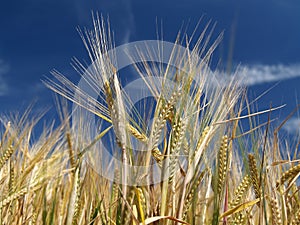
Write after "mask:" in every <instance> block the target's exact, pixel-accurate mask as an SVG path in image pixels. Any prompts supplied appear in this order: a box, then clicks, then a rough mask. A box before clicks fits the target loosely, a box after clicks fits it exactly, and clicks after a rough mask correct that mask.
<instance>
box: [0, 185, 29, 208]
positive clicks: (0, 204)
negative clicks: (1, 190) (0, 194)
mask: <svg viewBox="0 0 300 225" xmlns="http://www.w3.org/2000/svg"><path fill="white" fill-rule="evenodd" d="M27 193H28V188H27V187H26V188H22V189H21V190H20V191H18V192H15V193H13V194H12V195H9V196H8V197H7V198H5V199H3V200H2V201H1V202H0V211H1V210H2V209H3V207H5V206H6V205H7V204H9V203H10V202H12V201H14V200H16V199H18V198H20V197H22V196H24V195H26V194H27Z"/></svg>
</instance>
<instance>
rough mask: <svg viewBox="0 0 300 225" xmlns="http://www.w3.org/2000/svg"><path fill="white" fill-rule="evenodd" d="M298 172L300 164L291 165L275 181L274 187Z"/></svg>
mask: <svg viewBox="0 0 300 225" xmlns="http://www.w3.org/2000/svg"><path fill="white" fill-rule="evenodd" d="M299 172H300V164H298V165H297V166H293V167H292V168H290V169H289V170H287V171H286V172H284V173H283V174H282V176H281V178H280V179H279V180H278V181H277V182H276V187H278V186H279V185H280V184H283V183H284V182H285V181H287V180H289V179H292V178H293V177H295V176H296V175H297V174H298V173H299Z"/></svg>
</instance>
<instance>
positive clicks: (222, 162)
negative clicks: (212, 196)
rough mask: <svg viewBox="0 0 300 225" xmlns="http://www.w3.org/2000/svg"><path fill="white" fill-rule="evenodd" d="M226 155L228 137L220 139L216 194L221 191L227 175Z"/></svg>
mask: <svg viewBox="0 0 300 225" xmlns="http://www.w3.org/2000/svg"><path fill="white" fill-rule="evenodd" d="M227 154H228V137H227V135H224V136H223V137H222V141H221V146H220V149H219V155H218V193H219V194H220V193H221V192H222V190H223V186H224V182H225V178H226V174H227V161H228V159H227Z"/></svg>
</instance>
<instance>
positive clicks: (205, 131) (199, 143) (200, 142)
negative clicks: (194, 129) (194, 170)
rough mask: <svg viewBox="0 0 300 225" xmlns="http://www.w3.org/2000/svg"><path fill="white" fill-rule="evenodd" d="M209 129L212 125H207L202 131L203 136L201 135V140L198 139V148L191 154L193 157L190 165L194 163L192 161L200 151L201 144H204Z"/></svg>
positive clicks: (190, 159)
mask: <svg viewBox="0 0 300 225" xmlns="http://www.w3.org/2000/svg"><path fill="white" fill-rule="evenodd" d="M209 129H210V127H209V126H207V127H205V128H204V130H203V131H202V133H201V136H200V138H199V140H198V142H197V145H196V149H195V151H194V153H193V154H192V155H191V157H190V158H189V165H190V164H191V163H192V161H193V160H194V158H195V156H196V154H197V152H198V151H199V149H200V146H201V144H202V142H203V140H204V138H205V137H206V135H207V133H208V131H209Z"/></svg>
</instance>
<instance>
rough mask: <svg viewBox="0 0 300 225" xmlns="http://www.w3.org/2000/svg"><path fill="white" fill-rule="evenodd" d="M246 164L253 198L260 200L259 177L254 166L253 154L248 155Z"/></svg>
mask: <svg viewBox="0 0 300 225" xmlns="http://www.w3.org/2000/svg"><path fill="white" fill-rule="evenodd" d="M248 163H249V169H250V178H251V182H252V186H253V189H254V194H255V197H256V198H260V197H261V190H260V183H259V176H258V170H257V166H256V160H255V157H254V155H253V154H248Z"/></svg>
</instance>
